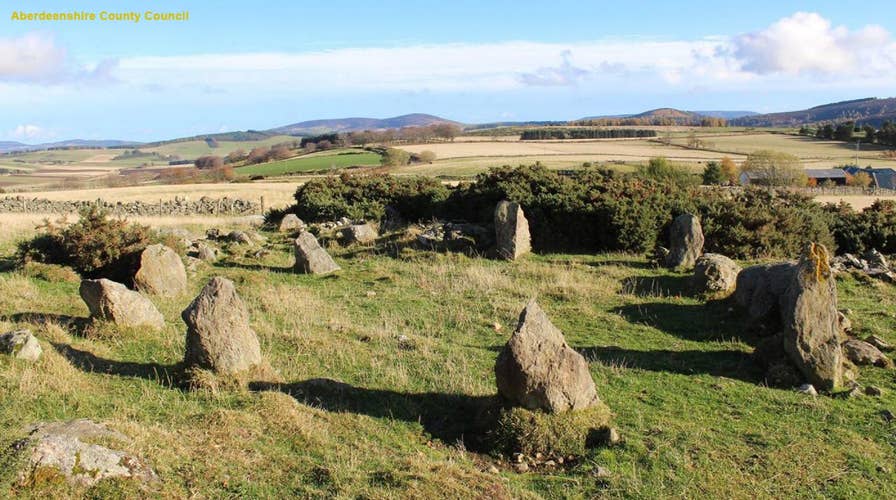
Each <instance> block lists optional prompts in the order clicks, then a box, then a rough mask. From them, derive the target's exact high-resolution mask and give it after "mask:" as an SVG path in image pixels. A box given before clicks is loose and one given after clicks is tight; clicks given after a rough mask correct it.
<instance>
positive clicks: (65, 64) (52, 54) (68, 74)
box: [0, 32, 118, 84]
mask: <svg viewBox="0 0 896 500" xmlns="http://www.w3.org/2000/svg"><path fill="white" fill-rule="evenodd" d="M117 65H118V61H117V60H114V59H104V60H102V61H100V62H98V63H96V64H94V65H92V66H78V65H76V64H74V63H73V62H72V61H70V60H69V57H68V52H67V50H66V49H65V48H64V47H62V46H60V45H58V44H57V43H56V40H55V39H54V38H53V37H52V36H51V35H48V34H46V33H39V32H34V33H27V34H25V35H22V36H21V37H18V38H0V81H8V82H21V83H43V84H61V83H72V82H100V83H102V82H106V83H108V82H111V81H114V78H113V77H112V73H113V71H114V70H115V68H116V66H117Z"/></svg>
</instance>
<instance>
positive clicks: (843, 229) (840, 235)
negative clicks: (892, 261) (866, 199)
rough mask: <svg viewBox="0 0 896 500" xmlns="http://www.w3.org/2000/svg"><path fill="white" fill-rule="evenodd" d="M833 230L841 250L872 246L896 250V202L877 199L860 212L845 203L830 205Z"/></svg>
mask: <svg viewBox="0 0 896 500" xmlns="http://www.w3.org/2000/svg"><path fill="white" fill-rule="evenodd" d="M827 210H828V213H829V216H830V218H831V231H832V232H833V236H834V239H835V240H836V241H837V248H838V249H839V250H840V251H841V252H852V253H863V252H866V251H868V250H871V249H876V250H878V251H880V252H883V253H887V254H893V253H896V202H894V201H892V200H877V201H875V202H874V203H873V204H872V205H871V206H870V207H868V208H866V209H865V210H862V211H861V212H856V211H854V210H853V209H852V207H850V206H849V205H847V204H845V203H841V204H839V205H831V206H829V207H828V209H827Z"/></svg>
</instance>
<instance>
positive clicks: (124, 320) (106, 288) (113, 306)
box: [78, 259, 180, 330]
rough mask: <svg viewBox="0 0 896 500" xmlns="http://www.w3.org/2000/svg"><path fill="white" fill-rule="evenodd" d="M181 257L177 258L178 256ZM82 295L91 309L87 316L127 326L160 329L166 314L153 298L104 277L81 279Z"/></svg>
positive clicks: (80, 291) (80, 289) (163, 324)
mask: <svg viewBox="0 0 896 500" xmlns="http://www.w3.org/2000/svg"><path fill="white" fill-rule="evenodd" d="M178 261H180V259H178ZM78 292H79V293H80V295H81V299H83V300H84V303H85V304H87V308H88V309H90V317H91V318H95V319H100V320H104V321H111V322H113V323H115V324H117V325H121V326H128V327H148V328H153V329H157V330H158V329H161V328H163V327H164V326H165V318H164V317H163V316H162V313H160V312H159V310H158V309H156V306H154V305H153V303H152V302H150V300H149V299H148V298H146V297H144V296H143V295H141V294H140V293H139V292H135V291H133V290H129V289H128V287H126V286H124V285H122V284H121V283H116V282H114V281H111V280H107V279H105V278H103V279H98V280H82V281H81V286H80V287H79V288H78Z"/></svg>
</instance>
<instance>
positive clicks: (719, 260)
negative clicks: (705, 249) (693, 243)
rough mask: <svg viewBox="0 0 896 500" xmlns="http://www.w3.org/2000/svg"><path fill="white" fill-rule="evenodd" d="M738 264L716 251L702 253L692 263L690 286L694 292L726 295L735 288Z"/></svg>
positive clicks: (716, 295)
mask: <svg viewBox="0 0 896 500" xmlns="http://www.w3.org/2000/svg"><path fill="white" fill-rule="evenodd" d="M739 273H740V266H738V265H737V263H735V262H734V261H733V260H731V259H729V258H728V257H725V256H724V255H720V254H717V253H708V254H704V255H702V256H701V257H699V258H698V259H697V262H696V264H695V265H694V276H693V278H691V287H692V288H693V290H694V291H695V292H696V293H699V294H703V295H708V296H712V297H715V298H724V297H728V296H729V295H731V294H732V293H734V290H735V289H736V288H737V275H738V274H739Z"/></svg>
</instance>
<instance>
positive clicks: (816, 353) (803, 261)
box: [780, 243, 843, 389]
mask: <svg viewBox="0 0 896 500" xmlns="http://www.w3.org/2000/svg"><path fill="white" fill-rule="evenodd" d="M780 307H781V322H782V326H783V328H784V329H783V337H782V340H783V345H784V351H785V352H786V353H787V354H788V356H789V357H790V359H791V361H793V362H794V364H796V366H797V368H799V370H800V371H801V372H802V373H803V375H804V376H805V377H806V378H807V379H808V382H809V383H811V384H812V385H814V386H815V387H817V388H821V389H834V388H837V387H840V386H841V385H842V383H843V351H842V349H841V347H840V324H839V319H838V317H837V284H836V283H835V281H834V277H833V274H832V273H831V267H830V256H829V254H828V250H827V248H825V247H824V245H820V244H816V243H812V244H810V245H808V246H807V247H806V250H805V251H804V253H803V255H802V257H801V258H800V262H799V264H798V265H797V268H796V271H795V272H794V274H793V277H792V279H791V281H790V286H789V287H788V288H787V291H786V292H785V293H784V295H783V296H782V297H781V304H780Z"/></svg>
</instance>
